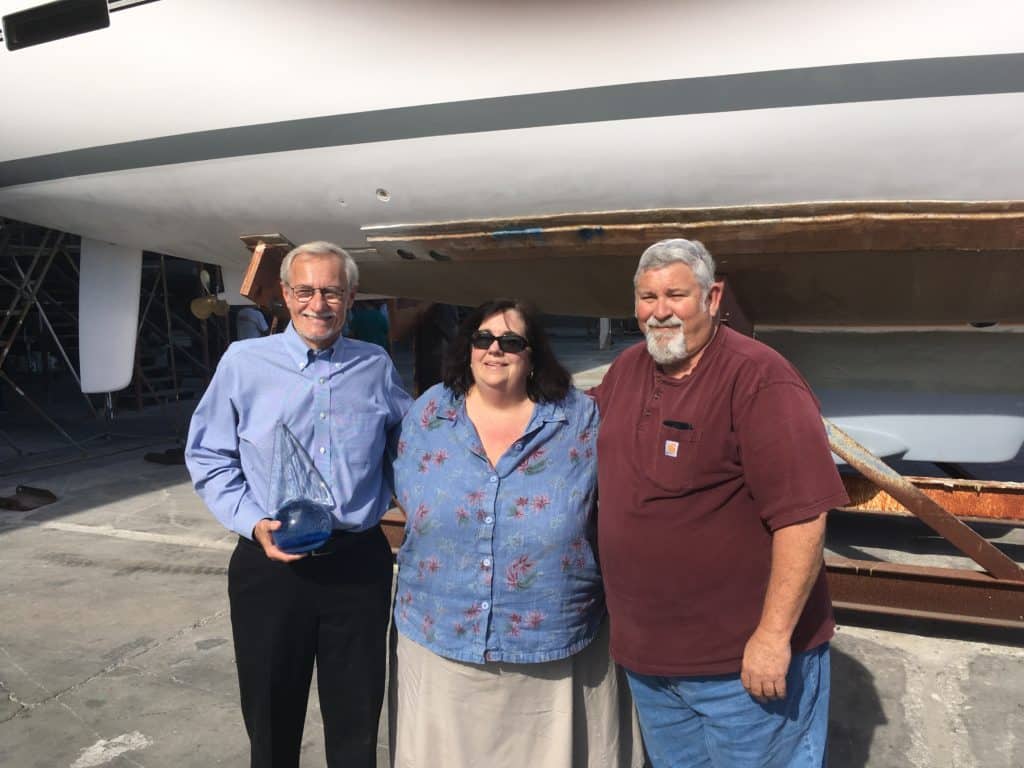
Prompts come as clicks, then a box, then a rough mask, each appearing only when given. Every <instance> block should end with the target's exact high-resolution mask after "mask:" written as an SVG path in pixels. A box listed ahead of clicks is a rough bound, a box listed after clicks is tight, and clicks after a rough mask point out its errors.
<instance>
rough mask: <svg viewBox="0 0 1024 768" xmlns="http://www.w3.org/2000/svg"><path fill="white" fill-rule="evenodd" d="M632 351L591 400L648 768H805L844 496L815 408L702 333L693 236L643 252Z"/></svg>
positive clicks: (728, 344)
mask: <svg viewBox="0 0 1024 768" xmlns="http://www.w3.org/2000/svg"><path fill="white" fill-rule="evenodd" d="M634 287H635V289H636V317H637V321H638V322H639V324H640V328H641V329H642V330H643V332H644V334H645V335H646V337H647V341H646V344H637V345H636V346H634V347H632V348H630V349H628V350H626V351H625V352H623V353H622V354H621V355H620V356H619V357H618V359H617V360H616V361H615V363H614V364H613V365H612V367H611V368H610V370H609V371H608V373H607V375H606V376H605V378H604V381H603V382H602V383H601V385H600V386H599V387H597V388H596V389H595V390H593V391H592V392H591V394H592V395H593V396H594V397H595V398H596V399H597V402H598V405H599V407H600V411H601V428H600V433H599V437H598V457H599V469H598V476H599V477H598V485H599V493H600V512H599V515H598V536H599V551H600V556H601V568H602V572H603V575H604V581H605V590H606V594H607V601H608V608H609V611H610V614H611V619H612V621H611V626H612V654H613V655H614V657H615V659H616V661H618V662H619V663H620V664H622V666H623V667H625V668H626V670H627V672H628V673H629V679H630V685H631V687H632V690H633V695H634V698H635V700H636V703H637V708H638V710H639V713H640V721H641V725H642V727H643V731H644V740H645V743H646V745H647V749H648V752H649V753H650V755H651V759H652V760H653V762H654V765H655V768H661V767H662V766H676V765H680V766H682V765H686V766H697V765H699V766H704V765H708V766H716V768H717V767H719V766H730V767H732V766H735V767H736V768H753V767H755V766H773V767H774V766H815V767H816V768H817V767H819V766H822V765H823V764H824V756H825V747H826V736H827V730H828V698H829V656H828V641H829V639H830V638H831V636H832V633H833V630H834V627H835V623H834V620H833V618H832V607H831V602H830V600H829V595H828V586H827V584H826V582H825V573H824V569H823V567H822V566H823V558H822V549H823V542H824V535H825V513H826V511H827V510H829V509H830V508H832V507H835V506H840V505H843V504H845V503H847V501H848V499H847V497H846V493H845V491H844V489H843V485H842V482H841V481H840V479H839V475H838V473H837V472H836V468H835V465H834V464H833V462H832V458H831V455H830V452H829V448H828V441H827V438H826V436H825V431H824V427H823V425H822V423H821V418H820V415H819V406H818V402H817V400H816V399H815V398H814V396H813V395H812V394H811V392H810V390H809V389H808V387H807V384H806V382H804V380H803V379H802V378H801V376H800V374H799V373H798V372H797V371H796V369H794V368H793V366H792V365H790V364H789V363H788V362H786V361H785V360H784V359H783V358H782V357H781V356H780V355H779V354H778V353H776V352H775V351H774V350H772V349H770V348H768V347H766V346H765V345H763V344H761V343H759V342H757V341H754V340H753V339H749V338H747V337H745V336H742V335H741V334H739V333H736V332H735V331H733V330H731V329H729V328H727V327H724V326H721V325H719V323H718V318H717V313H718V307H719V302H720V301H721V298H722V284H721V283H718V282H715V264H714V260H713V259H712V257H711V255H710V254H709V253H708V252H707V250H706V249H705V248H704V246H703V245H701V243H699V242H696V241H689V240H665V241H662V242H660V243H656V244H654V245H652V246H651V247H650V248H648V249H647V250H646V251H645V252H644V254H643V256H641V258H640V264H639V267H638V269H637V272H636V276H635V278H634Z"/></svg>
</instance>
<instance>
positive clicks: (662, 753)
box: [628, 643, 831, 768]
mask: <svg viewBox="0 0 1024 768" xmlns="http://www.w3.org/2000/svg"><path fill="white" fill-rule="evenodd" d="M628 677H629V687H630V688H631V689H632V691H633V700H634V701H635V702H636V707H637V712H638V713H639V715H640V728H641V730H642V731H643V735H644V745H645V746H646V747H647V752H648V754H649V755H650V758H651V762H652V764H653V765H654V768H697V767H703V766H713V768H822V766H824V765H825V753H826V746H827V742H828V699H829V687H830V677H831V675H830V665H829V651H828V643H825V644H824V645H821V646H819V647H817V648H813V649H811V650H810V651H806V652H804V653H799V654H796V655H795V656H794V657H793V660H792V662H791V663H790V665H789V672H788V673H787V674H786V698H785V699H779V700H773V701H769V702H766V703H764V704H762V703H760V702H759V701H757V700H756V699H754V698H753V697H752V696H751V695H750V694H749V693H747V691H746V689H745V688H744V687H743V683H741V682H740V676H739V675H716V676H714V677H661V676H658V675H638V674H635V673H633V672H628Z"/></svg>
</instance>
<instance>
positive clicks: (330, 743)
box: [185, 242, 411, 768]
mask: <svg viewBox="0 0 1024 768" xmlns="http://www.w3.org/2000/svg"><path fill="white" fill-rule="evenodd" d="M357 279H358V270H357V267H356V264H355V262H354V261H353V260H352V258H351V256H349V254H348V253H347V252H345V251H344V250H343V249H341V248H339V247H338V246H336V245H333V244H331V243H326V242H313V243H307V244H305V245H300V246H299V247H297V248H295V249H293V250H292V251H291V252H289V253H288V255H287V256H285V258H284V261H283V262H282V264H281V288H282V292H283V294H284V300H285V304H286V305H287V307H288V312H289V315H290V316H291V323H290V324H289V325H288V327H287V328H286V329H285V331H284V332H283V333H279V334H275V335H273V336H267V337H264V338H259V339H248V340H245V341H240V342H236V343H234V344H232V345H231V346H230V347H229V348H228V350H227V352H226V353H225V354H224V356H223V357H222V358H221V361H220V364H219V365H218V366H217V371H216V373H215V375H214V377H213V380H212V381H211V382H210V386H209V388H208V389H207V391H206V394H205V395H203V398H202V400H201V401H200V403H199V405H198V407H197V408H196V410H195V414H194V415H193V417H192V423H191V425H190V428H189V433H188V439H187V442H186V447H185V460H186V463H187V464H188V469H189V473H190V474H191V476H192V482H193V484H194V485H195V489H196V491H197V493H198V494H199V495H200V497H202V499H203V501H204V502H206V505H207V506H208V507H209V508H210V511H211V512H212V513H213V514H214V516H215V517H216V518H217V520H219V521H220V522H221V524H223V525H224V527H226V528H228V529H229V530H231V531H234V532H235V533H237V534H238V544H237V546H236V547H235V550H234V554H233V555H232V556H231V562H230V565H229V567H228V596H229V599H230V604H231V628H232V632H233V635H234V644H235V660H236V665H237V668H238V683H239V692H240V698H241V705H242V715H243V717H244V720H245V727H246V730H247V732H248V734H249V740H250V746H251V765H252V766H274V767H275V768H279V767H280V766H298V764H299V754H300V747H301V743H302V731H303V724H304V721H305V717H306V702H307V700H308V698H309V685H310V680H311V676H312V672H313V668H314V663H315V666H316V670H317V684H318V686H317V687H318V689H319V693H320V711H321V714H322V716H323V724H324V748H325V751H326V756H327V765H328V766H332V767H335V768H342V766H344V768H352V767H353V766H358V767H361V768H374V766H376V764H377V725H378V721H379V717H380V710H381V705H382V701H383V695H384V672H385V663H386V659H387V657H386V653H387V648H386V645H387V643H386V635H387V627H388V618H389V613H390V603H391V580H392V566H393V558H392V556H391V549H390V546H389V545H388V542H387V539H386V538H385V537H384V534H383V533H382V532H381V528H380V524H379V523H380V519H381V516H382V515H383V514H384V512H385V510H386V509H387V507H388V504H389V502H390V500H391V484H390V482H388V480H387V474H388V473H387V472H386V467H385V462H384V458H385V449H386V446H387V443H388V440H389V438H390V437H397V435H396V433H397V427H398V425H399V423H400V421H401V419H402V416H403V415H404V413H405V411H406V409H407V408H408V407H409V404H410V402H411V399H410V398H409V396H408V395H407V394H406V393H405V391H404V390H403V389H402V386H401V382H400V380H399V378H398V375H397V374H396V372H395V368H394V366H393V365H392V363H391V359H390V358H389V357H388V355H387V354H386V353H385V352H384V351H383V350H381V349H380V347H378V346H375V345H372V344H366V343H364V342H361V341H357V340H354V339H347V338H343V337H342V336H341V329H342V325H343V324H344V322H345V310H346V309H347V307H348V305H349V302H350V300H351V296H352V292H351V290H350V288H349V286H354V285H355V284H356V281H357ZM279 424H284V425H285V426H287V427H288V429H289V430H291V432H292V433H293V434H294V435H295V437H296V438H297V439H298V440H299V441H300V442H301V443H302V444H303V447H304V448H305V450H306V452H307V453H308V454H309V456H310V457H312V460H313V462H314V465H315V466H316V469H317V470H318V471H319V473H320V475H321V476H322V477H323V479H324V481H325V482H326V483H327V484H328V485H329V489H330V491H331V494H332V495H333V497H334V499H335V501H336V502H337V506H336V507H335V508H334V509H333V511H332V517H333V533H332V535H331V537H330V538H329V539H328V540H327V542H326V543H325V544H324V545H323V546H321V547H320V548H319V549H317V550H315V551H313V552H312V553H310V554H309V555H293V554H288V553H286V552H284V551H282V550H281V549H279V548H278V546H277V545H276V544H275V541H274V532H275V531H276V530H277V529H278V528H279V527H280V526H281V523H280V522H278V521H277V520H275V519H274V514H275V512H276V510H275V509H272V508H269V505H268V496H269V490H270V482H271V478H270V476H269V475H270V472H271V467H272V466H273V454H274V444H275V436H276V434H277V430H278V428H279V427H278V425H279Z"/></svg>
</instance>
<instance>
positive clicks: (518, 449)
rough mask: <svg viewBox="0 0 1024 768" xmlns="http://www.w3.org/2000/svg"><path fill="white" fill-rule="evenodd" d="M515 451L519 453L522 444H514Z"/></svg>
mask: <svg viewBox="0 0 1024 768" xmlns="http://www.w3.org/2000/svg"><path fill="white" fill-rule="evenodd" d="M515 449H516V450H517V451H521V450H523V444H522V443H516V444H515Z"/></svg>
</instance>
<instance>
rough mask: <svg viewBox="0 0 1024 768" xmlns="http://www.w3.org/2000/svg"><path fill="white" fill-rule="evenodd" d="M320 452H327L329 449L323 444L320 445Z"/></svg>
mask: <svg viewBox="0 0 1024 768" xmlns="http://www.w3.org/2000/svg"><path fill="white" fill-rule="evenodd" d="M320 453H327V449H326V448H324V447H323V446H322V445H321V446H320Z"/></svg>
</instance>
